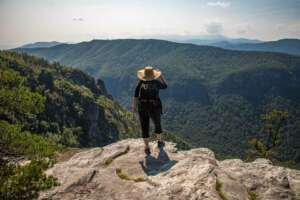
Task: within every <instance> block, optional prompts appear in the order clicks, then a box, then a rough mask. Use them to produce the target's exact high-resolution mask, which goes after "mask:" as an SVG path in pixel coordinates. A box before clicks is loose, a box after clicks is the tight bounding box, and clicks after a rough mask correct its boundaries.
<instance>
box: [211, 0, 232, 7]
mask: <svg viewBox="0 0 300 200" xmlns="http://www.w3.org/2000/svg"><path fill="white" fill-rule="evenodd" d="M207 5H208V6H215V7H221V8H228V7H229V6H230V5H231V2H225V1H210V2H207Z"/></svg>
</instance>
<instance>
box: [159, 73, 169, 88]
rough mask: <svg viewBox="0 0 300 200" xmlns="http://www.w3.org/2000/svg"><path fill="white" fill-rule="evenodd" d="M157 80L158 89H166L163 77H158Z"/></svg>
mask: <svg viewBox="0 0 300 200" xmlns="http://www.w3.org/2000/svg"><path fill="white" fill-rule="evenodd" d="M159 80H160V81H159V89H166V88H167V87H168V85H167V82H166V79H165V77H164V76H163V75H160V77H159Z"/></svg>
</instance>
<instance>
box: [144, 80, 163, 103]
mask: <svg viewBox="0 0 300 200" xmlns="http://www.w3.org/2000/svg"><path fill="white" fill-rule="evenodd" d="M158 90H159V89H158V86H157V84H155V82H154V81H147V82H142V83H141V87H140V93H139V99H142V100H158Z"/></svg>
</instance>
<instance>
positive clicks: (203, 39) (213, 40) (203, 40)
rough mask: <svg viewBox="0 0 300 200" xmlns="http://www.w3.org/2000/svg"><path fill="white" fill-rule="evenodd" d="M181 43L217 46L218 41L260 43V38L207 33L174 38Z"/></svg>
mask: <svg viewBox="0 0 300 200" xmlns="http://www.w3.org/2000/svg"><path fill="white" fill-rule="evenodd" d="M172 41H175V42H179V43H190V44H196V45H208V46H216V45H214V44H218V43H223V42H225V43H229V44H242V43H250V44H252V43H260V42H262V41H260V40H253V39H246V38H229V37H225V36H223V35H207V36H197V37H194V38H188V39H184V38H181V39H175V40H172Z"/></svg>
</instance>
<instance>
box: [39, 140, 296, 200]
mask: <svg viewBox="0 0 300 200" xmlns="http://www.w3.org/2000/svg"><path fill="white" fill-rule="evenodd" d="M150 145H151V152H152V154H151V155H150V156H145V154H144V149H143V148H144V147H143V141H142V140H141V139H126V140H122V141H120V142H117V143H113V144H111V145H108V146H105V147H103V148H93V149H89V150H85V151H82V152H79V153H77V154H75V155H74V156H73V157H72V158H70V159H69V160H67V161H64V162H60V163H57V164H55V165H54V167H53V168H51V169H49V170H48V171H47V174H48V175H53V176H55V177H57V178H58V181H59V182H60V185H59V186H57V187H55V188H52V189H51V190H48V191H44V192H42V193H41V194H40V197H39V199H55V200H56V199H57V200H58V199H66V200H69V199H70V200H71V199H72V200H75V199H78V200H79V199H82V200H83V199H84V200H86V199H91V200H94V199H95V200H96V199H97V200H101V199H105V200H110V199H112V200H113V199H116V200H117V199H118V200H119V199H122V200H138V199H147V200H171V199H172V200H173V199H174V200H175V199H176V200H177V199H178V200H185V199H188V200H189V199H191V200H201V199H203V200H204V199H205V200H224V199H228V200H249V199H250V195H252V196H256V198H257V199H261V200H279V199H284V200H300V171H297V170H292V169H288V168H284V167H278V166H273V165H272V164H271V163H270V161H268V160H265V159H257V160H255V161H254V162H251V163H246V162H243V161H241V160H239V159H230V160H224V161H218V160H216V158H215V155H214V153H213V152H212V151H211V150H209V149H207V148H197V149H192V150H189V151H177V149H176V148H175V144H173V143H170V142H166V145H165V147H164V148H163V149H158V148H157V146H156V143H151V144H150ZM118 169H119V172H120V171H121V173H117V171H118ZM250 200H251V199H250Z"/></svg>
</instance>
